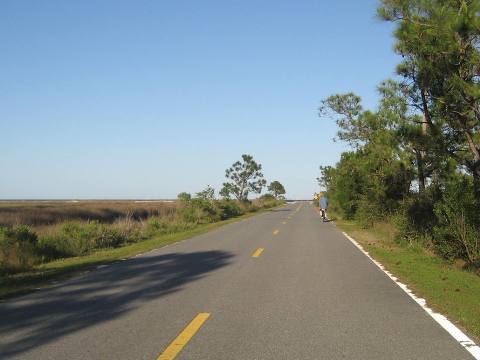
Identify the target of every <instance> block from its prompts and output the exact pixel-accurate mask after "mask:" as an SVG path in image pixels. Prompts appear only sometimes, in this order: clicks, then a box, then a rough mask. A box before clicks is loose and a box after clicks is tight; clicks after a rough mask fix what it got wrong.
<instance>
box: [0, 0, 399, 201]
mask: <svg viewBox="0 0 480 360" xmlns="http://www.w3.org/2000/svg"><path fill="white" fill-rule="evenodd" d="M376 6H377V1H376V0H362V1H358V0H348V1H347V0H345V1H338V2H332V1H320V0H317V1H307V0H304V1H291V0H290V1H270V0H268V1H266V0H265V1H245V0H244V1H226V0H218V1H161V0H155V1H154V0H150V1H139V0H135V1H134V0H131V1H121V0H111V1H108V0H103V1H93V0H92V1H85V0H82V1H62V0H58V1H48V0H42V1H38V0H30V1H27V0H22V1H18V0H3V1H1V2H0V54H1V56H0V134H1V137H0V139H1V141H0V153H1V156H0V169H1V176H0V199H1V198H3V199H9V198H172V197H175V196H176V195H177V194H178V193H179V192H181V191H188V192H196V191H199V190H201V189H202V188H204V187H205V186H206V185H207V184H210V185H212V186H214V187H215V188H216V189H219V188H220V186H221V183H222V182H223V181H224V172H225V169H226V168H227V167H229V166H230V165H231V164H232V163H233V162H234V161H235V160H237V159H239V158H240V156H241V154H243V153H248V154H252V155H253V156H254V158H255V159H256V160H257V161H258V162H260V163H261V164H262V165H263V169H264V174H265V176H266V178H267V180H279V181H280V182H282V183H283V184H284V185H285V187H286V189H287V196H288V197H290V198H311V195H312V194H313V192H315V191H317V184H316V181H315V178H316V177H317V176H318V166H319V165H331V164H334V163H335V162H336V161H337V160H338V159H339V156H340V153H341V152H342V151H343V150H344V149H345V146H344V145H342V144H339V143H334V142H333V141H332V138H333V137H334V134H335V131H336V128H335V124H334V123H333V121H332V120H329V119H320V118H319V117H318V116H317V107H318V105H319V102H320V100H321V99H322V98H324V97H326V96H328V95H330V94H333V93H340V92H346V91H354V92H356V93H357V94H359V95H360V96H362V98H363V99H364V104H365V106H366V107H369V108H372V107H375V104H376V99H377V94H376V86H377V85H378V83H379V82H380V81H382V80H384V79H386V78H389V77H392V76H394V69H395V65H396V63H397V62H398V58H397V57H396V55H395V54H394V53H393V50H392V48H393V43H394V41H393V38H392V34H391V32H392V28H391V26H390V25H389V24H387V23H384V22H382V21H380V20H378V19H377V18H376V17H375V9H376Z"/></svg>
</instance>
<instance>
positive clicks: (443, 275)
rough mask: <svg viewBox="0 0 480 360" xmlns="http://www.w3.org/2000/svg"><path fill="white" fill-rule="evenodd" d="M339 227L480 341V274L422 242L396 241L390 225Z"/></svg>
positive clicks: (344, 223)
mask: <svg viewBox="0 0 480 360" xmlns="http://www.w3.org/2000/svg"><path fill="white" fill-rule="evenodd" d="M336 225H337V227H338V228H340V229H342V230H343V231H345V232H346V233H347V234H349V235H350V236H352V237H353V238H354V239H355V240H356V241H358V242H359V243H360V244H361V245H362V246H363V247H364V248H365V250H367V251H368V252H369V253H370V254H371V256H372V257H374V258H375V259H377V260H378V261H380V262H381V263H382V264H383V265H384V266H385V268H386V269H388V270H389V271H390V272H391V273H392V274H394V275H395V276H396V277H398V278H399V279H400V281H401V282H403V283H404V284H407V285H408V286H409V288H410V289H411V290H412V291H413V292H414V293H415V294H416V295H417V296H421V297H423V298H425V299H426V300H427V305H428V306H429V307H430V308H432V309H434V310H435V311H437V312H440V313H442V314H444V315H446V316H447V317H448V318H449V319H450V320H451V321H452V322H454V323H456V324H457V325H459V327H460V328H463V329H465V330H466V332H467V333H468V334H469V335H470V336H471V337H472V338H473V340H474V341H476V342H477V344H478V343H479V340H480V276H478V275H477V274H476V273H474V272H472V271H467V270H464V269H462V268H460V267H459V266H456V265H455V264H452V263H449V262H447V261H445V260H443V259H441V258H439V257H437V256H435V255H434V254H431V253H429V252H428V251H426V250H425V249H423V248H422V247H420V246H418V245H408V244H405V245H400V244H398V243H397V242H395V241H394V231H393V227H392V225H390V224H377V225H375V226H374V227H373V228H372V229H368V230H365V229H362V228H360V227H359V226H358V225H357V224H356V223H355V222H353V221H345V220H337V221H336Z"/></svg>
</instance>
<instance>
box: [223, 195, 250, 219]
mask: <svg viewBox="0 0 480 360" xmlns="http://www.w3.org/2000/svg"><path fill="white" fill-rule="evenodd" d="M217 206H218V209H219V210H220V218H221V219H222V220H226V219H230V218H232V217H235V216H240V215H242V214H244V209H242V208H241V207H240V205H239V204H238V202H236V201H233V200H221V201H219V202H218V204H217Z"/></svg>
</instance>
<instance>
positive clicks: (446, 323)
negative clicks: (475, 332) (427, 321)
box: [342, 232, 480, 360]
mask: <svg viewBox="0 0 480 360" xmlns="http://www.w3.org/2000/svg"><path fill="white" fill-rule="evenodd" d="M342 233H343V235H345V237H346V238H347V239H348V240H350V241H351V242H352V243H353V244H354V245H355V246H356V247H357V248H358V249H359V250H360V251H361V252H362V253H364V254H365V256H367V257H368V258H369V259H370V260H371V261H372V262H373V263H374V264H375V265H377V267H378V268H379V269H380V270H382V271H383V272H384V273H385V274H387V276H388V277H389V278H390V279H392V280H393V282H394V283H395V284H397V285H398V286H399V287H400V288H401V289H402V290H403V291H404V292H405V293H406V294H407V295H408V296H410V297H411V298H412V299H413V300H415V302H416V303H417V304H418V305H420V306H421V307H422V309H423V310H425V312H426V313H427V314H428V315H430V316H431V317H432V318H433V319H434V320H435V321H436V322H437V323H438V324H439V325H440V326H441V327H442V328H444V329H445V330H446V331H447V332H448V333H449V334H450V335H451V336H452V337H453V338H454V339H455V340H456V341H458V343H459V344H460V345H461V346H463V348H464V349H465V350H467V351H468V352H469V353H470V354H471V355H472V356H473V357H474V358H475V359H477V360H480V347H479V346H478V345H476V344H475V342H473V340H472V339H470V338H469V337H468V336H467V335H465V334H464V333H463V332H462V331H461V330H460V329H459V328H458V327H456V326H455V325H454V324H453V323H452V322H451V321H450V320H448V319H447V318H446V317H445V316H444V315H442V314H440V313H437V312H435V311H433V310H432V309H430V308H429V307H428V306H427V305H426V304H427V302H426V300H425V299H422V298H419V297H417V296H416V295H415V294H414V293H413V292H412V291H411V290H410V289H409V288H408V286H407V285H405V284H403V283H401V282H400V281H398V279H397V278H396V277H395V276H393V275H392V273H390V272H389V271H388V270H386V269H385V267H384V266H383V265H382V264H381V263H379V262H378V261H377V260H375V259H374V258H372V257H371V256H370V254H369V253H368V252H367V251H365V250H364V249H363V247H362V245H360V244H359V243H358V242H356V241H355V240H354V239H353V238H352V237H350V236H349V235H348V234H347V233H345V232H342Z"/></svg>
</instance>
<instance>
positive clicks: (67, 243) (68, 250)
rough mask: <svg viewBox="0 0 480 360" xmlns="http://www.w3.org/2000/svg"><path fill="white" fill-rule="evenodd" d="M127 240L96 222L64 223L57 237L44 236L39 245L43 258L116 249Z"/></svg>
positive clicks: (115, 230)
mask: <svg viewBox="0 0 480 360" xmlns="http://www.w3.org/2000/svg"><path fill="white" fill-rule="evenodd" d="M126 240H127V237H126V236H125V234H123V233H122V232H121V231H119V229H116V228H115V227H112V226H107V225H104V224H100V223H99V222H98V221H91V222H88V223H85V224H82V223H66V224H64V225H63V226H62V228H61V230H60V233H59V234H57V235H51V236H48V235H47V236H45V237H44V238H42V241H41V245H42V248H43V252H44V254H45V256H47V257H48V256H55V257H60V256H64V257H65V256H80V255H85V254H88V253H89V252H91V251H92V250H94V249H101V248H109V247H116V246H118V245H120V244H122V243H123V242H125V241H126Z"/></svg>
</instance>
